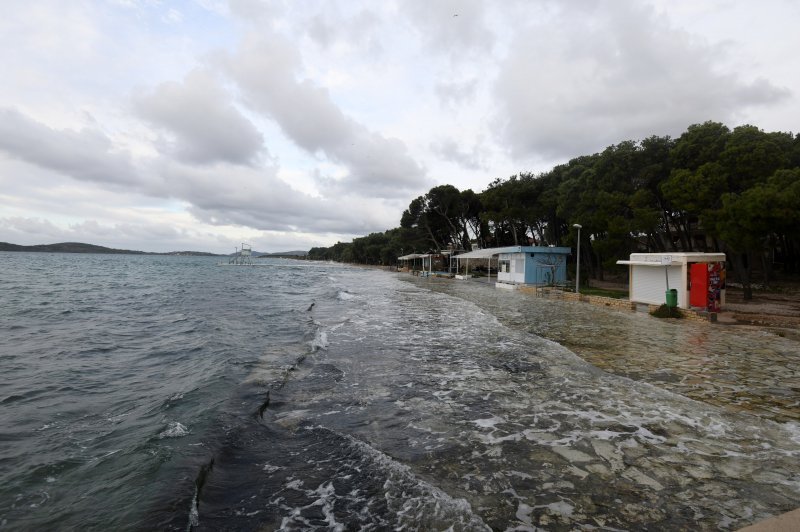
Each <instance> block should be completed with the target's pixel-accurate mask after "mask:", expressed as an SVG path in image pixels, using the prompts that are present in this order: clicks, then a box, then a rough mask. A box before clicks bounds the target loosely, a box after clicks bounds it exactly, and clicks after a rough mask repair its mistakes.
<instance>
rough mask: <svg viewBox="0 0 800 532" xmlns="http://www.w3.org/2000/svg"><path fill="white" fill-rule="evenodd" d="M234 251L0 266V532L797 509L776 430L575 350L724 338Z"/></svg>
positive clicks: (572, 523) (584, 519) (437, 524)
mask: <svg viewBox="0 0 800 532" xmlns="http://www.w3.org/2000/svg"><path fill="white" fill-rule="evenodd" d="M258 260H259V262H258V266H253V267H247V266H240V267H235V266H222V265H218V262H219V261H220V258H218V257H187V256H150V255H92V254H58V253H0V528H2V529H7V530H78V529H79V530H154V529H155V530H178V531H190V530H325V531H328V530H336V531H338V530H426V531H427V530H453V531H458V530H644V529H647V530H736V529H738V528H740V527H742V526H745V525H748V524H751V523H753V522H755V521H757V520H759V519H763V518H765V517H769V516H773V515H777V514H780V513H782V512H786V511H789V510H792V509H795V508H797V507H798V506H800V465H798V464H800V460H798V458H800V427H798V424H797V422H795V421H792V420H789V421H787V420H785V419H782V418H775V419H771V418H770V417H769V416H764V415H759V414H758V413H754V412H748V411H745V410H740V409H732V408H726V407H723V406H719V405H713V404H710V403H709V402H704V401H698V400H695V399H692V398H690V397H687V396H686V395H684V394H681V393H676V392H675V391H674V390H670V389H669V388H668V387H664V386H659V385H657V384H653V383H650V382H645V381H644V380H640V379H636V378H631V377H630V376H625V375H622V374H620V373H619V372H614V373H612V372H609V371H606V370H603V369H601V368H599V367H598V366H596V365H592V364H590V363H589V362H588V361H587V360H586V358H585V357H582V356H580V354H581V346H594V351H593V356H597V351H598V350H600V351H602V349H603V347H602V346H604V345H610V344H609V341H610V338H611V339H613V340H614V342H613V345H614V346H615V347H614V349H615V350H626V351H625V353H624V355H625V356H630V357H636V355H637V353H638V352H641V353H642V356H644V354H645V351H647V352H648V353H647V354H648V355H650V356H652V355H653V350H659V349H661V350H663V353H664V356H667V355H669V356H676V355H681V356H685V357H687V359H689V360H691V358H692V356H693V355H694V354H696V353H694V351H693V350H695V349H699V348H698V347H697V345H698V344H697V342H694V343H693V342H691V341H679V340H680V339H681V338H682V337H685V336H686V335H687V334H689V335H695V336H698V335H702V337H703V339H704V341H703V347H702V349H703V350H704V351H703V356H704V357H708V356H709V352H710V351H714V349H716V348H715V347H714V346H715V345H720V346H722V347H721V348H720V349H730V345H731V344H726V342H725V341H724V339H723V336H724V335H725V334H729V333H726V332H725V330H724V328H720V327H711V328H710V327H709V325H708V324H692V323H681V324H672V323H670V324H664V323H662V322H660V321H659V320H656V319H655V318H651V317H649V316H647V315H642V314H637V313H630V312H621V311H614V310H611V309H605V308H601V307H592V306H590V305H583V304H577V303H567V302H560V301H550V300H546V299H537V298H533V297H531V296H528V295H524V294H521V293H518V292H515V291H507V290H498V289H495V288H494V287H493V286H492V285H491V284H490V283H487V282H486V280H485V279H473V280H471V281H454V280H447V279H433V278H431V279H427V278H418V277H414V276H411V275H409V274H407V273H399V272H389V271H385V270H380V269H365V268H356V267H351V266H346V265H341V264H334V263H324V262H313V261H295V260H288V259H258ZM703 327H704V329H700V328H703ZM747 335H752V338H750V337H748V336H747ZM736 336H737V339H738V341H739V342H740V343H739V344H736V345H745V346H747V345H752V346H753V349H754V353H753V355H752V356H753V357H756V356H761V355H759V353H760V352H763V350H765V349H766V350H773V351H774V352H780V351H781V350H784V351H785V350H792V349H795V346H796V344H789V343H786V342H788V340H786V339H783V338H780V337H778V336H774V335H773V336H769V335H764V334H763V333H761V332H758V331H750V330H746V329H742V330H737V333H736ZM653 338H661V339H662V340H663V341H660V342H655V343H654V342H653ZM742 339H744V340H747V341H744V342H743V341H742ZM749 340H752V342H749ZM598 346H600V347H598ZM726 346H727V347H726ZM758 350H761V351H758ZM601 354H602V353H601ZM729 354H730V353H729ZM721 355H725V353H721ZM737 355H738V356H750V355H749V354H748V353H738V354H737ZM609 356H622V354H620V353H617V352H616V351H615V352H614V353H609ZM726 356H728V355H726ZM765 356H766V355H765ZM794 364H795V365H794V366H792V367H793V368H794V369H795V370H797V365H796V364H797V363H796V362H794ZM774 386H775V387H780V383H779V382H778V383H774Z"/></svg>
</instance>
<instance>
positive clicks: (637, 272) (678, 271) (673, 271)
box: [631, 264, 687, 308]
mask: <svg viewBox="0 0 800 532" xmlns="http://www.w3.org/2000/svg"><path fill="white" fill-rule="evenodd" d="M682 266H683V265H682V264H676V265H673V266H636V265H632V266H631V301H635V302H637V303H650V304H652V305H663V304H664V303H665V302H666V300H667V297H666V291H667V284H666V283H667V280H666V275H664V268H667V271H668V272H669V287H670V288H675V289H676V290H677V291H678V306H679V307H681V308H686V303H687V301H686V279H685V278H684V275H683V268H682Z"/></svg>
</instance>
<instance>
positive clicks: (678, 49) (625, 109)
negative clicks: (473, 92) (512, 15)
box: [495, 2, 789, 158]
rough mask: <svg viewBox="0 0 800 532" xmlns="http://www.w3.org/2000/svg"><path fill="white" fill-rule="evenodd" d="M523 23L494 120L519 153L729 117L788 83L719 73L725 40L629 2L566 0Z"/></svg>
mask: <svg viewBox="0 0 800 532" xmlns="http://www.w3.org/2000/svg"><path fill="white" fill-rule="evenodd" d="M563 6H564V7H563V9H562V10H561V12H560V13H559V14H557V15H556V18H557V20H556V21H555V23H553V21H549V22H548V23H547V24H542V25H536V24H534V25H532V26H531V27H530V28H528V30H527V31H519V32H518V33H517V34H516V36H515V38H514V40H513V41H512V43H511V47H510V53H509V55H508V57H507V58H506V59H505V61H504V62H503V63H502V65H501V71H500V75H499V77H498V79H497V82H496V85H495V94H496V96H497V99H498V102H499V104H500V106H501V113H500V116H499V119H498V122H497V123H496V126H498V129H499V131H500V134H501V137H502V138H503V139H504V140H505V141H506V142H507V143H508V144H509V146H510V148H511V152H512V154H513V155H515V156H517V157H525V156H530V155H536V154H538V155H544V156H548V157H554V158H561V157H568V156H572V155H578V154H581V153H590V152H592V151H594V150H598V149H602V148H603V147H605V146H607V145H609V144H612V143H616V142H619V141H620V140H624V139H635V138H642V137H644V136H648V135H651V134H654V133H655V134H677V133H680V132H681V131H683V130H685V128H686V127H687V126H688V125H690V124H692V123H697V122H702V121H704V120H708V119H713V120H719V121H724V122H727V121H730V120H732V119H733V118H735V117H736V116H737V114H738V113H739V112H740V111H741V110H742V109H743V108H746V107H749V106H756V105H765V104H770V103H775V102H779V101H780V100H782V99H784V98H786V97H787V96H788V94H789V92H788V91H787V90H786V89H782V88H779V87H776V86H774V85H772V84H771V83H769V82H767V81H764V80H759V81H755V82H747V81H744V80H743V79H742V78H741V77H739V76H737V75H734V74H725V73H721V72H720V71H719V69H718V68H717V65H718V63H719V56H720V52H722V51H724V50H721V49H720V48H719V47H716V48H712V47H710V46H709V45H707V44H705V43H704V42H702V41H698V40H696V39H694V38H692V37H691V36H690V35H689V34H687V33H685V32H683V31H679V30H676V29H673V28H671V27H670V26H669V24H668V21H667V20H666V19H664V18H663V17H659V16H658V15H657V14H656V13H655V11H654V10H652V8H648V7H642V6H641V5H640V4H635V3H632V2H601V3H594V2H591V3H572V4H563Z"/></svg>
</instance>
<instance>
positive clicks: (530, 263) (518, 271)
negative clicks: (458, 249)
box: [455, 246, 571, 288]
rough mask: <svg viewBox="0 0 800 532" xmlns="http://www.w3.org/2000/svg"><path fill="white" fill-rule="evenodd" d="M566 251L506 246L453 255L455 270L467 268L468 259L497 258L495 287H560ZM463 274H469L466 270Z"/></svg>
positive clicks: (550, 248)
mask: <svg viewBox="0 0 800 532" xmlns="http://www.w3.org/2000/svg"><path fill="white" fill-rule="evenodd" d="M570 251H571V250H570V248H563V247H546V246H509V247H501V248H487V249H479V250H475V251H470V252H468V253H463V254H461V255H456V256H455V259H456V260H457V261H458V264H459V269H460V268H461V264H462V261H465V262H464V264H465V266H466V269H467V270H468V269H469V260H470V259H473V260H474V259H488V260H489V266H490V269H489V271H490V276H489V278H490V280H491V263H492V260H493V259H494V258H495V257H496V259H497V284H496V286H497V287H499V288H514V287H515V286H517V285H529V284H530V285H552V284H564V283H565V282H566V280H567V256H568V255H569V254H570ZM465 273H467V274H468V273H469V272H468V271H466V272H465Z"/></svg>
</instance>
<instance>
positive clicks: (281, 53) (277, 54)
mask: <svg viewBox="0 0 800 532" xmlns="http://www.w3.org/2000/svg"><path fill="white" fill-rule="evenodd" d="M299 65H300V57H299V55H298V54H297V51H296V49H295V48H294V47H293V46H292V45H290V43H289V42H288V41H286V40H285V39H284V38H283V37H281V36H278V35H269V36H268V37H265V38H258V39H256V38H252V37H251V38H250V39H247V40H246V41H245V42H244V43H243V45H242V47H241V48H240V50H239V51H238V52H237V53H236V54H235V55H232V56H227V57H226V58H224V59H223V67H224V69H225V70H226V71H227V72H228V73H229V74H230V76H231V77H232V79H233V80H235V82H236V83H237V84H238V86H239V87H240V89H241V91H242V93H243V97H244V99H245V101H246V102H247V104H248V105H250V106H251V107H252V108H253V109H256V110H258V111H259V112H262V113H264V114H266V115H267V116H269V117H271V118H272V119H274V120H275V121H276V122H277V123H278V124H279V125H280V127H281V129H282V130H283V132H284V133H285V134H286V135H287V136H288V137H289V138H290V139H291V140H292V141H293V142H294V143H296V144H297V145H298V146H300V147H301V148H303V149H305V150H306V151H308V152H310V153H316V154H319V155H323V156H325V157H326V158H327V159H328V160H329V161H331V162H333V163H336V164H339V165H342V166H344V167H345V168H346V169H347V175H346V176H345V177H344V178H342V179H339V180H338V181H337V183H338V186H339V187H341V189H342V190H347V191H349V192H352V193H357V194H360V195H364V196H369V195H372V196H375V197H384V198H390V197H398V196H404V195H407V194H408V192H409V191H416V190H419V189H420V188H424V187H425V186H426V185H428V184H429V183H428V180H427V178H426V176H425V171H424V169H423V168H422V167H421V166H420V165H419V164H418V163H417V162H416V161H415V160H414V159H413V158H412V157H411V156H410V155H409V153H408V151H407V148H406V146H405V144H404V143H403V142H402V141H400V140H399V139H394V138H388V137H384V136H383V135H381V134H380V133H377V132H374V131H370V130H368V129H367V128H366V127H365V126H364V125H362V124H360V123H358V122H356V121H355V120H353V119H352V118H350V117H348V116H347V115H345V114H344V113H343V112H342V110H341V109H340V108H339V107H338V106H337V105H336V104H335V103H334V102H333V100H332V98H331V96H330V94H329V93H328V91H327V90H326V89H324V88H322V87H319V86H318V85H316V84H315V83H314V82H312V81H310V80H298V79H297V78H298V70H299Z"/></svg>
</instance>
